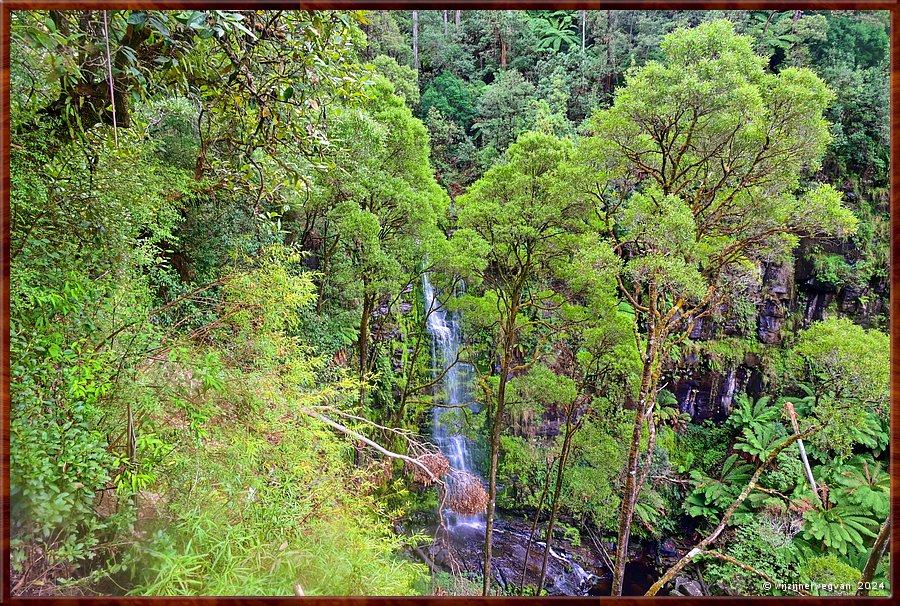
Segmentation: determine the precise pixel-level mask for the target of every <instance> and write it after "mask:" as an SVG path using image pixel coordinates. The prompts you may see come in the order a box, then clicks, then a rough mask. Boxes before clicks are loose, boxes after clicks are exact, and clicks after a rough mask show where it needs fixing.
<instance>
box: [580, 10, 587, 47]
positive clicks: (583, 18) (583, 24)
mask: <svg viewBox="0 0 900 606" xmlns="http://www.w3.org/2000/svg"><path fill="white" fill-rule="evenodd" d="M580 12H581V52H584V48H585V45H584V42H585V27H586V22H587V11H586V10H584V9H582V10H581V11H580Z"/></svg>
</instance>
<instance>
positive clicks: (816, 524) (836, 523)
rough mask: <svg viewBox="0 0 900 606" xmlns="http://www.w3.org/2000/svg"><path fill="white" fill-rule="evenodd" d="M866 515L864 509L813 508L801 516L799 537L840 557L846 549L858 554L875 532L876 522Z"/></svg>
mask: <svg viewBox="0 0 900 606" xmlns="http://www.w3.org/2000/svg"><path fill="white" fill-rule="evenodd" d="M868 516H869V511H868V510H867V509H865V508H863V507H860V506H857V505H850V504H847V505H836V506H834V507H831V508H829V509H814V510H811V511H808V512H806V513H805V514H804V516H803V517H804V519H805V520H806V522H805V524H804V525H803V537H804V538H806V539H808V540H809V539H815V540H816V541H820V542H821V544H822V545H823V546H824V547H826V548H828V549H833V550H835V551H837V552H839V553H840V554H841V555H847V553H848V550H854V551H861V550H863V549H864V548H865V542H866V538H867V537H874V536H875V535H876V531H877V529H878V526H877V525H878V522H876V521H874V520H872V518H870V517H868Z"/></svg>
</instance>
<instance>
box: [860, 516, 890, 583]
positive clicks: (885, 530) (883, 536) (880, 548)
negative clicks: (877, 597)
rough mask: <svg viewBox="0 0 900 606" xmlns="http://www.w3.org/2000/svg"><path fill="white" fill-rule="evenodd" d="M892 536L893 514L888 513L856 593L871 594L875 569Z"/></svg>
mask: <svg viewBox="0 0 900 606" xmlns="http://www.w3.org/2000/svg"><path fill="white" fill-rule="evenodd" d="M890 537H891V516H890V514H888V518H887V520H885V521H884V525H883V526H882V527H881V532H879V533H878V538H877V539H875V544H874V545H873V546H872V553H870V554H869V559H868V560H866V567H865V568H863V573H862V576H861V577H860V578H859V589H858V590H857V592H856V595H860V596H864V595H869V590H870V589H871V587H870V586H871V583H872V579H873V578H875V570H876V569H877V568H878V562H880V561H881V556H882V554H884V548H885V547H886V546H887V543H888V539H889V538H890Z"/></svg>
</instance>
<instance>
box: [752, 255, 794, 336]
mask: <svg viewBox="0 0 900 606" xmlns="http://www.w3.org/2000/svg"><path fill="white" fill-rule="evenodd" d="M793 291H794V266H793V264H791V263H783V264H769V265H767V266H766V270H765V272H764V274H763V293H762V295H763V303H762V305H761V306H760V309H759V321H758V328H757V331H756V334H757V337H758V338H759V340H760V341H761V342H762V343H766V344H767V345H777V344H779V343H781V338H782V336H781V335H782V330H783V329H784V319H785V316H786V313H785V312H786V309H787V308H788V306H789V304H790V301H791V297H792V295H793Z"/></svg>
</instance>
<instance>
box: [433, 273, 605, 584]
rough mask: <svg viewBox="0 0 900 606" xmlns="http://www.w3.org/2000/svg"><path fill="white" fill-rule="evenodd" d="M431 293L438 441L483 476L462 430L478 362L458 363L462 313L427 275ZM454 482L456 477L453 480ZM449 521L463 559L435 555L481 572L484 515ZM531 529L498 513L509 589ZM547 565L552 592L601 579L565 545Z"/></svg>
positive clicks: (536, 562) (458, 463) (498, 557)
mask: <svg viewBox="0 0 900 606" xmlns="http://www.w3.org/2000/svg"><path fill="white" fill-rule="evenodd" d="M422 289H423V291H424V294H425V309H426V311H429V310H430V313H429V314H428V321H427V325H426V326H427V330H428V334H429V336H430V338H431V359H432V364H433V366H434V367H435V369H434V378H437V377H438V376H440V375H441V373H444V374H443V377H442V379H441V385H440V390H439V392H438V395H437V397H436V403H437V404H441V405H443V406H435V407H434V408H433V409H432V410H433V412H432V430H431V435H432V439H433V440H434V443H435V444H436V445H437V447H438V448H440V449H441V452H442V453H444V455H445V456H446V457H447V459H448V460H449V461H450V465H451V466H452V467H453V469H455V470H458V471H464V472H466V473H469V474H472V475H474V476H476V477H479V478H480V477H481V476H480V474H479V473H478V472H477V470H476V469H475V466H474V464H473V461H472V447H473V444H472V442H471V440H469V439H468V438H467V437H465V436H464V435H463V434H462V433H461V430H462V427H461V425H460V418H461V417H460V412H461V410H462V407H466V406H467V404H469V402H470V401H471V398H470V395H471V394H470V391H469V385H470V384H471V379H472V375H473V369H472V366H471V365H469V364H465V363H462V362H459V361H458V359H457V358H458V356H459V346H460V343H461V341H462V331H461V327H460V322H459V320H460V318H459V314H456V313H448V312H447V310H446V309H444V307H443V306H442V305H441V304H440V302H439V301H438V300H437V298H436V293H435V290H434V287H433V286H432V285H431V282H430V281H429V280H428V276H427V275H426V276H424V277H423V279H422ZM449 481H450V482H452V481H453V479H452V476H451V478H450V479H449ZM444 521H445V526H446V528H447V531H448V535H449V536H448V538H449V540H450V543H451V545H452V548H453V550H454V552H455V553H457V555H458V556H460V559H459V560H455V561H454V562H455V563H454V564H450V563H449V561H448V560H445V559H443V558H445V557H446V555H441V554H442V553H443V554H446V553H449V552H442V551H440V550H437V551H432V552H431V555H432V557H436V556H437V557H439V558H441V560H440V561H441V564H442V565H443V566H444V567H445V568H447V569H449V570H453V569H454V567H456V568H457V569H458V567H459V566H460V563H461V564H462V566H463V569H464V570H467V571H469V572H471V573H474V574H479V573H480V572H481V567H482V565H483V557H484V555H483V541H484V530H485V516H484V514H476V515H460V514H457V513H455V512H453V511H451V510H449V509H446V510H444ZM528 537H529V533H528V531H527V529H526V528H525V527H523V528H518V527H517V526H516V524H515V523H513V522H511V521H510V520H506V519H504V518H503V517H502V516H501V515H499V514H498V515H497V517H495V519H494V533H493V542H494V550H493V559H492V562H493V564H492V567H491V568H492V570H493V571H495V575H496V581H497V583H499V584H500V585H501V586H502V587H503V588H504V589H512V588H513V587H514V586H515V585H516V584H517V583H518V578H519V574H520V571H521V570H522V565H523V562H524V556H525V547H524V546H525V544H526V542H527V541H528ZM545 548H546V543H545V542H544V541H543V540H540V539H536V540H535V541H534V543H533V546H532V551H531V567H530V569H529V570H530V572H529V576H528V581H529V582H531V583H532V584H533V583H534V582H535V579H536V575H537V572H536V571H537V570H538V569H539V567H540V560H541V555H542V553H543V550H544V549H545ZM549 555H550V556H551V557H550V560H549V561H548V563H547V565H548V568H547V590H548V592H549V593H550V594H551V595H587V594H588V591H589V590H590V589H591V588H592V587H593V586H594V585H595V583H596V582H597V580H598V579H599V577H597V576H596V575H595V574H593V573H591V572H589V571H587V570H585V569H584V568H583V567H582V566H581V565H580V564H579V563H578V562H577V561H576V560H575V558H574V557H573V556H572V555H571V554H568V553H566V552H565V551H564V550H563V549H562V548H560V547H554V548H551V549H550V554H549Z"/></svg>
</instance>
